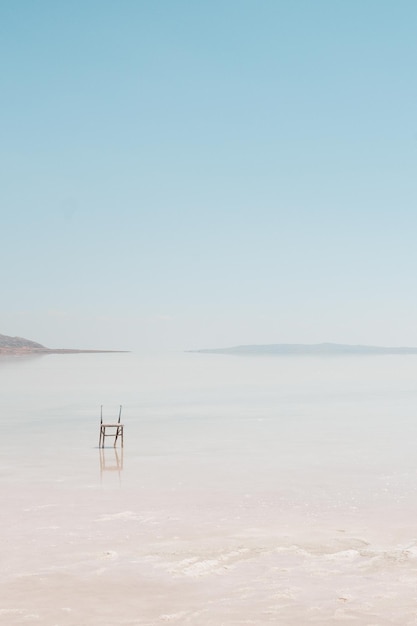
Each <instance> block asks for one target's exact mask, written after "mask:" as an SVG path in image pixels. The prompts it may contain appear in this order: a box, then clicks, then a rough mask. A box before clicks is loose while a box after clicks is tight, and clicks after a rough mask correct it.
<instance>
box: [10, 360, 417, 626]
mask: <svg viewBox="0 0 417 626" xmlns="http://www.w3.org/2000/svg"><path fill="white" fill-rule="evenodd" d="M0 390H1V394H0V401H1V405H0V406H1V410H0V436H1V439H0V496H1V515H0V624H1V625H3V624H4V625H5V626H13V625H16V624H22V625H23V624H39V625H42V626H119V625H120V626H122V625H123V626H125V625H126V626H128V625H129V626H133V625H135V626H136V625H137V626H154V625H160V624H161V625H162V624H172V625H180V626H183V625H192V626H232V625H233V626H245V625H252V626H253V625H257V626H262V625H264V624H265V625H275V626H276V625H279V626H303V625H304V624H317V625H320V626H323V625H328V624H329V625H330V624H331V625H337V624H345V623H352V624H355V625H359V626H384V625H398V626H400V625H401V626H408V625H410V626H411V625H417V356H416V355H380V356H369V355H363V356H358V355H352V356H327V357H326V356H322V357H321V356H308V357H305V356H290V355H287V356H285V355H283V356H235V355H225V354H203V353H170V354H154V355H149V354H147V355H141V354H134V353H120V354H117V353H108V354H104V353H103V354H55V355H54V354H50V355H42V356H40V355H39V356H28V357H23V356H19V357H17V356H16V357H11V356H8V357H6V356H3V357H1V358H0ZM120 406H122V419H121V421H122V423H123V425H124V446H123V448H122V447H121V445H120V441H118V442H117V446H116V447H114V446H113V441H112V440H111V439H110V438H108V439H106V447H105V448H104V449H100V448H99V445H98V444H99V425H100V410H101V407H102V410H103V419H104V421H105V422H114V421H115V420H117V417H118V414H119V407H120Z"/></svg>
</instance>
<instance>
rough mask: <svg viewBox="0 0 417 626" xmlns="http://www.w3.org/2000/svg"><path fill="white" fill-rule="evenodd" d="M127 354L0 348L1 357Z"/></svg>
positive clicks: (103, 351) (102, 351)
mask: <svg viewBox="0 0 417 626" xmlns="http://www.w3.org/2000/svg"><path fill="white" fill-rule="evenodd" d="M127 352H129V350H76V349H71V348H56V349H53V348H0V356H1V355H9V356H28V355H31V354H119V353H127Z"/></svg>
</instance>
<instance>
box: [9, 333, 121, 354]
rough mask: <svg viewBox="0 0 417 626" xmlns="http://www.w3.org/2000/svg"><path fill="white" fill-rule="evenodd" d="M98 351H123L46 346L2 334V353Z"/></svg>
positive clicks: (78, 352) (76, 352) (75, 352)
mask: <svg viewBox="0 0 417 626" xmlns="http://www.w3.org/2000/svg"><path fill="white" fill-rule="evenodd" d="M85 352H86V353H96V352H122V350H78V349H74V348H46V347H45V346H43V345H42V344H40V343H36V342H35V341H30V340H29V339H24V338H23V337H8V336H7V335H0V354H11V355H20V354H22V355H24V354H80V353H85Z"/></svg>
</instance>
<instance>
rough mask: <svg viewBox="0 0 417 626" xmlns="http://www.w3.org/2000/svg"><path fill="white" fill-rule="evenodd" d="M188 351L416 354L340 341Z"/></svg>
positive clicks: (411, 351)
mask: <svg viewBox="0 0 417 626" xmlns="http://www.w3.org/2000/svg"><path fill="white" fill-rule="evenodd" d="M190 352H204V353H207V354H237V355H239V354H242V355H280V354H282V355H285V354H293V355H315V354H318V355H332V354H334V355H337V354H417V348H407V347H398V348H387V347H380V346H362V345H347V344H340V343H315V344H304V343H276V344H268V345H247V346H233V347H231V348H211V349H202V350H190Z"/></svg>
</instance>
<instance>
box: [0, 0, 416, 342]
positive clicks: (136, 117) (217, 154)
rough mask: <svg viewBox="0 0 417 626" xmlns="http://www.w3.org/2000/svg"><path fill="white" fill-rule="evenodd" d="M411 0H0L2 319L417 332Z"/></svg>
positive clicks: (42, 337)
mask: <svg viewBox="0 0 417 626" xmlns="http://www.w3.org/2000/svg"><path fill="white" fill-rule="evenodd" d="M416 29H417V3H416V2H414V1H413V0H397V1H396V2H393V1H392V0H389V1H388V0H350V1H349V2H347V1H345V0H315V1H314V2H312V1H311V0H285V1H284V0H210V1H203V0H201V1H199V0H153V1H150V0H147V1H146V2H145V1H141V0H118V1H117V2H116V0H112V1H110V0H73V1H72V2H56V1H55V0H38V1H37V2H33V1H32V0H19V2H16V1H14V0H4V1H3V2H2V3H1V4H0V58H1V62H0V63H1V75H0V76H1V94H2V95H1V102H2V115H1V117H0V126H1V134H0V136H1V142H0V153H1V168H0V172H1V173H0V176H1V181H0V202H1V205H0V206H1V247H0V284H1V307H0V333H3V334H8V335H20V336H26V337H28V338H30V339H34V340H37V341H40V342H41V343H45V344H46V345H48V346H51V347H59V346H67V347H91V348H93V347H96V348H123V349H133V350H141V349H144V350H148V349H153V348H155V349H158V350H161V349H169V350H172V349H189V348H199V347H213V346H225V345H234V344H239V343H280V342H305V343H315V342H319V341H336V342H346V343H370V344H380V345H417V290H416V288H415V283H416V276H415V274H416V269H417V246H416V233H417V182H416V181H417V177H416V157H417V106H416V105H417V98H416V96H417V81H416V67H417V37H416Z"/></svg>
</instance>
